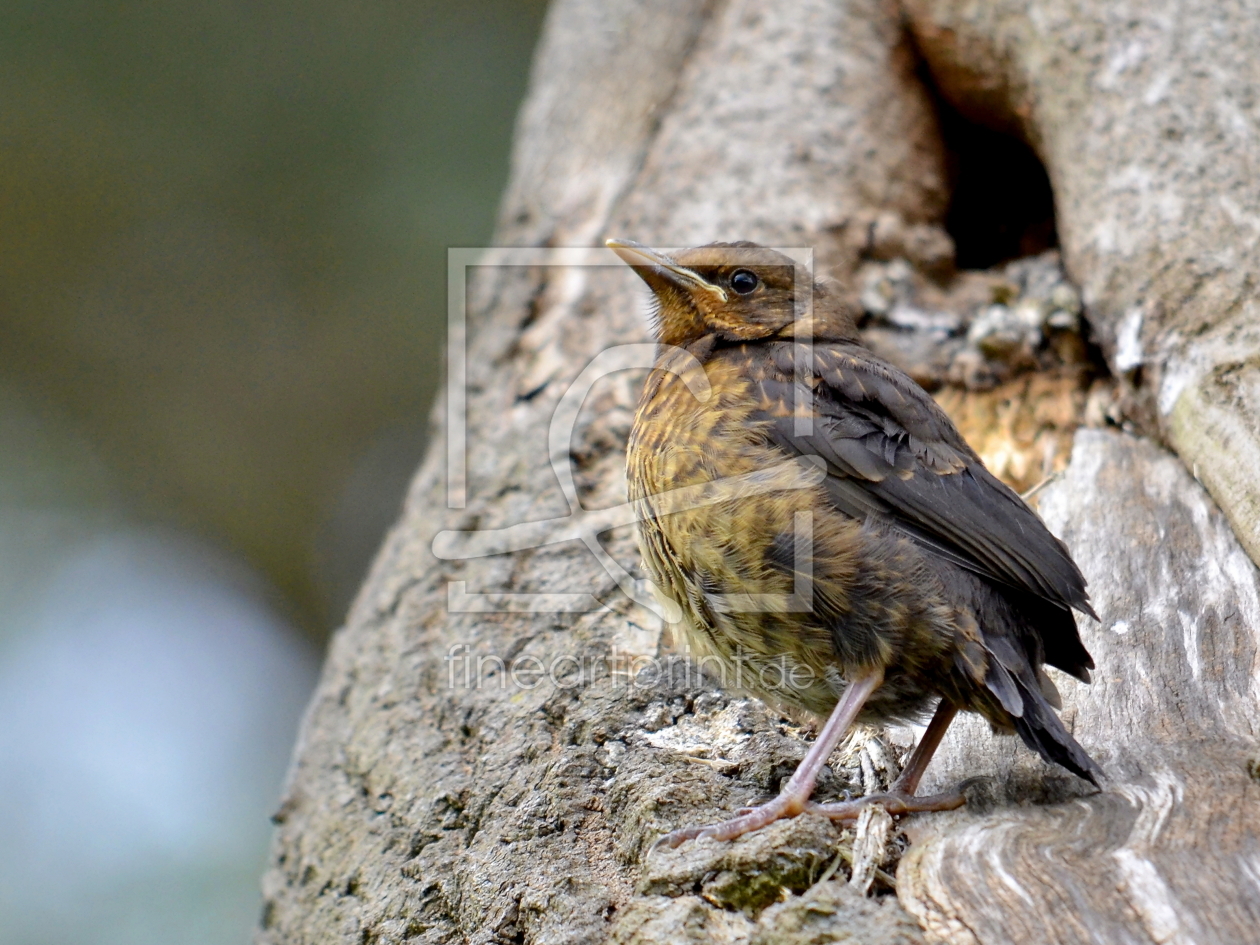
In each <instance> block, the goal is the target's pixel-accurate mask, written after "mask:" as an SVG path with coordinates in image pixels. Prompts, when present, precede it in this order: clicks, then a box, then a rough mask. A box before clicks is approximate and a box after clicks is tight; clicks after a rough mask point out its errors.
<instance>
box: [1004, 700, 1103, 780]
mask: <svg viewBox="0 0 1260 945" xmlns="http://www.w3.org/2000/svg"><path fill="white" fill-rule="evenodd" d="M1017 685H1018V686H1019V690H1020V695H1022V696H1023V699H1024V712H1023V714H1022V715H1020V716H1018V717H1014V716H1013V717H1012V718H1011V721H1012V722H1013V723H1014V724H1015V731H1016V732H1018V733H1019V737H1020V738H1021V739H1023V742H1024V744H1025V745H1027V746H1028V747H1029V748H1031V749H1032V750H1033V751H1035V752H1036V753H1037V754H1039V755H1041V757H1042V758H1044V759H1045V760H1046V761H1049V762H1053V763H1054V764H1057V765H1062V766H1063V767H1064V768H1067V769H1068V770H1069V771H1071V772H1072V773H1073V774H1075V775H1079V776H1080V777H1082V778H1084V779H1085V780H1086V781H1088V782H1090V783H1091V784H1093V785H1094V787H1101V786H1102V785H1101V783H1100V782H1101V780H1102V779H1103V778H1105V777H1106V775H1105V774H1104V773H1103V770H1102V768H1100V767H1099V766H1098V763H1097V762H1096V761H1094V759H1093V758H1091V757H1090V756H1089V753H1088V752H1087V751H1085V749H1084V748H1082V747H1081V746H1080V744H1079V743H1078V742H1077V741H1076V739H1075V738H1073V737H1072V736H1071V735H1070V734H1069V733H1068V730H1067V729H1066V728H1064V727H1063V721H1062V720H1061V719H1060V718H1059V716H1058V714H1057V713H1056V712H1055V711H1054V709H1052V708H1051V707H1050V704H1049V703H1048V702H1047V701H1046V698H1045V696H1043V695H1042V694H1041V692H1040V691H1034V690H1033V689H1031V688H1030V687H1029V686H1027V685H1026V684H1025V683H1024V682H1023V680H1017Z"/></svg>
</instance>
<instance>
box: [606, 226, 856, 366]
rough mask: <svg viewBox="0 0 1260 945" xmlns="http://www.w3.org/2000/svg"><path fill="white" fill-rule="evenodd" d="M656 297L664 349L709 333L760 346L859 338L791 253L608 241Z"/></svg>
mask: <svg viewBox="0 0 1260 945" xmlns="http://www.w3.org/2000/svg"><path fill="white" fill-rule="evenodd" d="M605 245H607V246H608V248H609V249H611V250H612V251H613V252H615V253H616V254H617V255H618V256H620V257H621V258H622V259H623V260H625V261H626V262H627V263H628V264H629V265H630V266H631V267H632V268H633V269H634V271H635V272H637V273H638V274H639V276H640V278H642V279H643V281H644V282H646V283H647V284H648V287H649V288H651V290H652V292H653V294H654V295H655V297H656V303H657V312H656V320H655V328H656V335H657V338H658V339H659V340H660V341H661V342H662V343H663V344H669V345H678V346H686V345H688V344H690V343H692V342H693V341H697V340H699V339H701V338H704V337H705V336H707V335H716V336H717V338H718V339H720V340H722V341H727V342H731V341H735V342H738V341H757V340H761V339H766V338H792V337H796V336H798V335H801V334H806V333H807V334H809V335H810V336H812V337H813V338H816V339H818V340H820V341H821V340H829V341H855V340H857V338H858V334H857V327H856V324H855V322H854V319H853V315H852V313H851V312H850V311H849V309H848V307H847V306H845V305H844V304H843V302H842V301H841V300H840V298H839V297H838V295H837V293H836V292H835V291H834V290H832V289H829V288H828V287H826V286H823V285H818V284H815V283H814V282H813V280H812V277H811V276H810V274H809V271H808V270H807V269H806V268H805V267H804V266H802V265H801V264H799V263H797V262H796V261H794V260H793V259H791V258H790V257H788V256H785V255H783V254H782V253H780V252H776V251H775V250H773V249H768V248H766V247H764V246H758V245H757V244H756V243H747V242H739V243H710V244H708V245H707V246H697V247H696V248H695V249H685V250H682V251H681V252H677V253H674V254H673V255H672V256H666V255H665V254H664V253H661V252H658V251H657V250H654V249H649V248H648V247H646V246H640V245H639V244H638V243H633V242H631V241H630V240H608V241H607V243H606V244H605Z"/></svg>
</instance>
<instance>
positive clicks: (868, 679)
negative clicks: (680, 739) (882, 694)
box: [653, 669, 884, 848]
mask: <svg viewBox="0 0 1260 945" xmlns="http://www.w3.org/2000/svg"><path fill="white" fill-rule="evenodd" d="M883 681H884V671H883V670H882V669H877V670H875V671H874V672H872V673H869V674H868V675H866V676H862V677H860V678H858V679H855V680H854V681H853V682H851V683H849V686H848V688H847V689H845V691H844V697H843V698H841V700H840V701H839V702H838V703H836V707H835V708H834V709H833V710H832V711H831V717H830V718H828V719H827V724H826V725H824V726H823V728H822V731H821V732H819V733H818V738H816V739H815V740H814V744H813V746H812V747H811V748H810V749H809V753H808V754H806V755H805V760H804V761H802V762H801V763H800V765H799V766H798V767H797V769H796V772H795V773H794V774H793V775H792V777H791V778H790V779H789V780H788V783H787V785H786V786H785V787H784V788H783V791H782V793H780V794H779V796H778V797H776V798H775V799H774V800H772V801H770V802H769V803H768V804H762V805H761V806H760V807H753V808H751V809H749V810H748V811H747V813H744V814H741V815H740V816H738V817H735V818H733V819H731V820H725V821H722V822H721V823H718V824H710V825H709V826H707V827H683V828H681V829H679V830H675V831H674V832H673V833H669V834H666V835H665V836H663V837H661V838H660V839H659V840H657V841H656V843H655V844H653V847H655V846H656V845H657V844H662V843H663V844H665V845H666V846H668V847H671V848H673V847H677V846H678V845H679V844H681V843H684V842H685V841H687V840H692V839H697V838H703V837H713V838H714V839H715V840H734V839H735V838H736V837H739V836H742V835H743V834H746V833H751V832H752V831H754V830H760V829H761V828H762V827H764V826H766V825H767V824H772V823H774V822H775V821H776V820H780V819H782V818H784V817H795V816H796V815H797V814H799V813H800V812H801V811H803V810H805V807H806V805H807V804H808V803H809V796H810V795H811V794H812V793H813V792H814V784H815V783H816V782H817V781H818V773H819V772H820V771H821V770H822V768H823V765H825V764H826V763H827V759H828V758H830V757H831V753H832V752H833V751H835V750H836V746H837V745H838V744H840V739H841V738H843V737H844V734H845V732H847V731H848V730H849V727H850V726H851V725H852V724H853V720H854V719H856V718H857V716H858V713H859V712H861V711H862V706H864V705H865V704H866V700H867V699H869V698H870V697H871V693H873V692H874V691H875V690H876V689H878V688H879V685H880V683H882V682H883Z"/></svg>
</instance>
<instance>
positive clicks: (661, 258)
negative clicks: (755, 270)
mask: <svg viewBox="0 0 1260 945" xmlns="http://www.w3.org/2000/svg"><path fill="white" fill-rule="evenodd" d="M604 245H605V246H607V247H608V248H609V249H611V250H612V251H613V252H614V253H616V254H617V255H618V256H620V257H621V258H622V259H623V260H624V261H625V262H626V263H627V264H628V265H629V266H630V267H631V268H633V269H634V271H635V272H637V273H638V274H639V277H640V278H641V279H642V280H643V281H644V282H646V283H647V284H648V286H649V287H650V288H651V289H652V291H653V292H656V291H657V290H658V288H659V287H660V286H661V284H662V283H665V284H670V285H673V286H674V287H675V288H678V289H681V290H683V291H684V292H689V293H690V292H695V291H697V290H699V291H703V292H707V293H709V294H710V295H712V296H715V297H716V298H717V299H718V300H719V301H722V302H725V301H726V290H725V289H723V288H722V287H721V286H719V285H714V284H713V283H712V282H707V281H705V280H704V279H702V278H700V276H698V275H696V274H695V273H694V272H692V271H691V270H690V269H687V268H686V267H684V266H680V265H678V263H676V262H674V261H673V260H672V259H670V258H669V257H668V256H666V255H665V254H664V253H658V252H657V251H656V250H654V249H650V248H649V247H647V246H641V245H640V244H638V243H636V242H634V241H633V240H605V241H604Z"/></svg>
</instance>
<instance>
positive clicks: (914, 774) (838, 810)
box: [808, 699, 967, 820]
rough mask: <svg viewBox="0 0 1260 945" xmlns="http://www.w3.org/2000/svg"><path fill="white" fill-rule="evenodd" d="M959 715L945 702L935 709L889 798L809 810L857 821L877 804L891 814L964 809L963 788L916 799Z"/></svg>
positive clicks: (815, 806) (814, 806) (812, 806)
mask: <svg viewBox="0 0 1260 945" xmlns="http://www.w3.org/2000/svg"><path fill="white" fill-rule="evenodd" d="M957 714H958V706H956V705H954V704H953V703H952V702H947V701H946V700H944V699H942V700H941V704H940V705H938V706H937V707H936V714H935V715H933V716H932V721H931V722H930V723H928V727H927V731H925V732H924V733H923V737H922V738H921V739H919V744H918V745H916V746H915V748H914V751H913V753H911V755H910V760H909V761H907V762H906V766H905V768H904V769H902V772H901V777H899V778H898V779H897V780H896V782H894V783H893V786H892V787H891V788H889V789H888V793H887V794H872V795H871V796H870V797H862V798H858V799H857V800H856V801H846V802H845V803H843V804H809V805H808V810H810V811H812V812H813V813H817V814H823V815H825V816H827V817H830V818H831V819H832V820H857V817H858V814H860V813H861V812H862V808H863V807H865V806H866V805H867V804H878V805H879V806H880V807H882V808H884V810H886V811H888V813H890V814H912V813H920V812H924V811H940V810H956V809H957V808H959V807H962V806H963V804H965V803H966V802H967V799H966V798H965V797H964V796H963V793H962V790H961V787H962V786H961V785H960V787H959V788H958V789H955V790H953V791H948V792H946V793H944V794H932V795H929V796H928V797H915V795H914V792H915V791H916V790H917V789H918V787H919V781H921V780H922V779H923V772H925V771H926V770H927V766H928V763H929V762H930V761H931V760H932V756H933V755H934V754H936V749H937V748H938V747H940V744H941V739H942V738H944V737H945V732H946V731H947V730H948V729H949V723H950V722H952V721H954V716H955V715H957Z"/></svg>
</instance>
